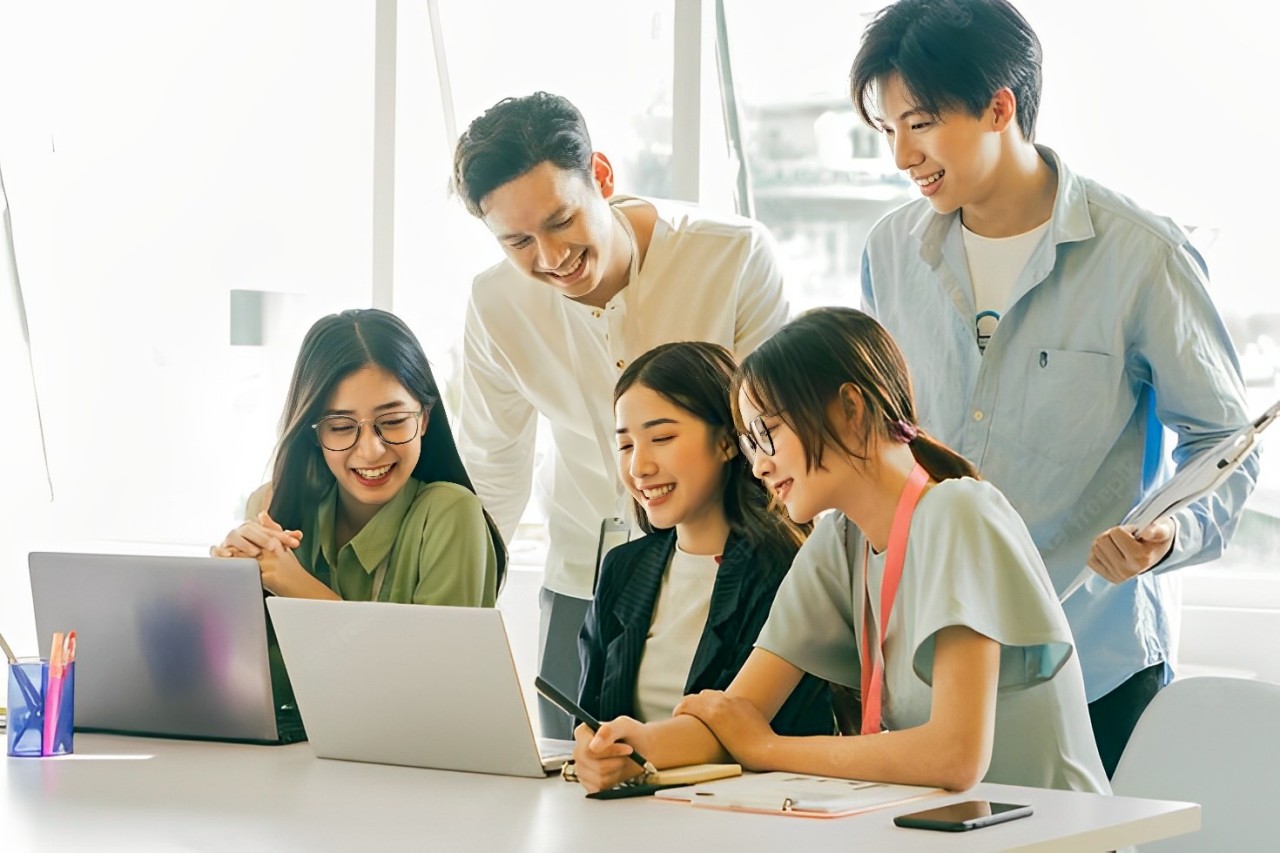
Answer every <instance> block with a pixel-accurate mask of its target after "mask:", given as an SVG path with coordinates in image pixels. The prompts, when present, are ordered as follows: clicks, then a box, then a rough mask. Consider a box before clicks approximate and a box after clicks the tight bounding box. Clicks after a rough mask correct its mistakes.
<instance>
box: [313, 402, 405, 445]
mask: <svg viewBox="0 0 1280 853" xmlns="http://www.w3.org/2000/svg"><path fill="white" fill-rule="evenodd" d="M425 416H426V410H425V409H419V410H418V411H416V412H383V413H382V414H380V415H378V416H377V417H376V418H366V419H365V420H362V421H358V420H356V419H355V418H351V417H347V416H346V415H325V416H324V417H323V418H321V419H320V420H318V421H316V422H315V423H313V424H312V425H311V428H312V429H313V430H315V436H316V442H317V443H318V444H319V445H320V446H321V447H323V448H324V449H325V450H332V451H334V452H341V451H343V450H350V449H351V448H353V447H355V446H356V442H357V441H359V440H360V429H361V428H362V427H363V426H364V425H365V424H367V423H372V424H373V431H374V432H375V433H377V435H378V438H379V440H381V441H382V443H383V444H408V443H409V442H411V441H413V440H414V439H415V438H417V437H418V433H419V431H420V430H421V428H422V420H423V418H424V417H425Z"/></svg>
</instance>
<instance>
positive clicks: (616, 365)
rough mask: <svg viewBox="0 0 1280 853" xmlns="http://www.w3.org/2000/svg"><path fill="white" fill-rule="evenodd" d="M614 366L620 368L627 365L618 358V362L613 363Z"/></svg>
mask: <svg viewBox="0 0 1280 853" xmlns="http://www.w3.org/2000/svg"><path fill="white" fill-rule="evenodd" d="M614 366H615V367H617V368H618V369H619V370H621V369H622V368H624V367H626V366H627V363H626V362H625V361H623V360H622V359H618V363H617V364H615V365H614Z"/></svg>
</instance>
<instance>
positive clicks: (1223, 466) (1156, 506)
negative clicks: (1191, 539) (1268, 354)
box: [1058, 403, 1280, 602]
mask: <svg viewBox="0 0 1280 853" xmlns="http://www.w3.org/2000/svg"><path fill="white" fill-rule="evenodd" d="M1277 417H1280V403H1276V404H1275V405H1273V406H1272V407H1271V408H1269V409H1267V410H1266V411H1265V412H1263V413H1262V415H1261V416H1260V417H1258V418H1257V419H1256V420H1254V421H1253V422H1252V423H1249V424H1246V425H1245V426H1243V427H1241V428H1240V429H1238V430H1236V431H1235V432H1233V433H1232V434H1231V435H1229V436H1227V437H1226V438H1224V439H1222V441H1220V442H1218V443H1217V444H1216V445H1214V447H1213V448H1211V449H1210V450H1207V451H1205V452H1204V453H1201V454H1199V455H1198V456H1196V457H1194V458H1192V459H1190V460H1188V461H1187V463H1186V464H1184V465H1183V466H1182V467H1181V468H1179V469H1178V471H1177V473H1175V474H1174V475H1173V476H1172V477H1170V478H1169V479H1168V480H1167V481H1166V482H1164V483H1163V484H1161V485H1160V486H1158V487H1156V488H1155V489H1152V490H1151V493H1150V494H1149V495H1147V496H1146V497H1145V498H1143V500H1142V501H1141V502H1140V503H1139V504H1138V505H1137V506H1135V507H1134V508H1133V509H1131V510H1129V514H1128V515H1126V516H1125V517H1124V519H1123V520H1122V521H1121V522H1120V523H1121V524H1122V525H1124V524H1131V525H1133V526H1134V527H1136V528H1137V529H1138V530H1142V529H1143V528H1145V527H1147V526H1148V525H1149V524H1151V523H1152V522H1154V521H1155V520H1156V519H1158V518H1161V517H1162V516H1166V515H1170V514H1171V513H1175V512H1177V511H1178V510H1180V509H1182V508H1183V507H1186V506H1189V505H1190V504H1193V503H1195V502H1196V501H1198V500H1200V498H1202V497H1204V496H1205V495H1208V494H1210V493H1212V492H1213V491H1214V490H1216V489H1217V488H1218V487H1219V486H1221V485H1222V484H1223V483H1224V482H1226V479H1227V478H1228V477H1230V476H1231V474H1232V473H1234V472H1235V470H1236V469H1237V468H1239V467H1240V463H1242V462H1243V461H1244V460H1245V459H1246V458H1247V457H1248V456H1249V453H1250V452H1251V451H1252V450H1253V448H1254V447H1255V446H1256V445H1257V443H1258V437H1259V436H1260V435H1262V431H1263V430H1264V429H1266V428H1267V427H1269V426H1271V424H1272V422H1273V421H1275V420H1276V418H1277ZM1093 574H1094V571H1093V569H1090V568H1089V567H1088V566H1086V567H1085V568H1084V569H1083V570H1082V571H1081V572H1080V574H1079V575H1077V576H1076V579H1075V580H1073V581H1072V582H1071V585H1070V586H1068V587H1067V589H1066V591H1065V592H1064V593H1062V595H1060V596H1059V597H1058V601H1059V602H1065V601H1066V600H1067V599H1068V598H1070V597H1071V596H1072V595H1074V594H1075V592H1076V590H1078V589H1080V587H1082V586H1084V584H1085V581H1087V580H1089V578H1090V577H1091V576H1092V575H1093Z"/></svg>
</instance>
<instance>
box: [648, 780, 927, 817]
mask: <svg viewBox="0 0 1280 853" xmlns="http://www.w3.org/2000/svg"><path fill="white" fill-rule="evenodd" d="M943 793H946V792H945V791H943V790H942V789H941V788H929V787H921V786H916V785H891V784H888V783H885V782H865V781H860V780H856V779H835V778H832V777H829V776H811V775H809V774H807V773H784V772H779V771H775V772H771V773H750V774H747V775H745V776H735V777H734V778H732V779H720V780H718V781H715V782H705V783H702V784H700V785H693V786H690V787H683V788H668V789H666V790H662V791H658V792H657V793H656V794H654V797H656V798H658V799H661V800H673V801H683V802H688V803H691V804H693V805H695V806H698V807H701V808H719V809H731V810H734V811H748V812H763V813H766V814H778V815H787V816H790V817H820V818H829V817H845V816H847V815H853V814H858V813H860V812H865V811H871V810H872V809H879V808H885V807H887V806H894V805H898V804H899V803H907V802H911V801H912V800H918V799H920V798H922V797H931V796H935V795H938V794H943Z"/></svg>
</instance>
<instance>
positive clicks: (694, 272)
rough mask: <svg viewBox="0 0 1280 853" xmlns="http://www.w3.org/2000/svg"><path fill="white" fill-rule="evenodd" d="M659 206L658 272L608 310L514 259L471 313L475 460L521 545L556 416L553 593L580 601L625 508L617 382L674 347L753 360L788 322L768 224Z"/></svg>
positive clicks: (650, 266) (544, 490) (549, 488)
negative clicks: (545, 424)
mask: <svg viewBox="0 0 1280 853" xmlns="http://www.w3.org/2000/svg"><path fill="white" fill-rule="evenodd" d="M625 200H626V199H625V198H615V199H613V201H614V202H620V201H625ZM648 201H649V202H650V203H651V204H652V205H653V206H654V207H655V208H656V209H657V213H658V218H657V222H656V223H655V225H654V229H653V236H652V238H651V239H650V242H649V248H648V251H647V252H646V254H645V258H644V263H643V265H642V266H641V267H640V270H639V272H638V274H637V276H636V280H635V281H632V282H631V283H630V284H628V285H627V287H625V288H623V289H622V290H621V291H620V292H619V293H618V294H617V295H616V296H614V298H613V299H611V300H610V301H609V303H608V305H606V306H605V307H604V308H603V309H599V308H592V307H590V306H588V305H583V304H581V303H578V302H574V301H572V300H570V299H565V298H564V297H563V296H561V295H560V294H558V293H557V292H556V291H555V289H554V288H552V287H551V286H549V285H547V284H543V283H542V282H539V281H534V280H533V279H530V278H528V277H526V276H525V275H524V274H523V273H521V272H520V271H519V270H517V269H516V268H515V267H513V266H512V265H511V264H510V263H509V262H507V261H503V262H502V263H500V264H498V265H496V266H494V267H492V268H490V269H488V270H486V271H484V272H482V273H481V274H480V275H478V276H477V277H476V279H475V282H474V284H473V285H472V289H471V302H470V304H469V305H468V307H467V321H466V331H465V333H464V336H463V364H462V403H461V408H460V410H459V414H458V424H457V432H456V435H457V437H458V449H459V451H460V452H461V454H462V460H463V462H464V463H465V464H466V467H467V472H468V473H469V474H470V475H471V480H472V482H473V483H474V484H475V487H476V492H477V494H479V495H480V499H481V500H482V501H483V502H484V505H485V508H486V509H488V510H489V513H490V514H491V515H492V516H493V519H494V521H495V522H497V525H498V528H499V529H500V530H501V531H502V535H503V538H504V539H506V540H507V541H508V542H510V541H511V537H512V536H513V535H514V533H515V530H516V525H517V524H518V523H519V521H520V516H521V515H522V514H523V513H524V510H525V505H526V504H527V503H528V502H529V496H530V490H531V486H532V483H533V463H534V435H535V429H536V426H537V417H536V416H537V415H538V414H539V413H541V414H542V415H544V416H546V418H547V419H548V420H549V421H550V425H551V435H552V439H553V442H554V449H553V451H552V452H551V453H549V454H547V458H545V459H543V460H542V462H541V465H540V470H539V478H538V481H539V498H540V499H541V500H543V501H544V502H545V504H546V506H547V515H548V528H549V534H550V537H549V538H550V542H549V545H548V549H547V562H546V574H545V576H544V578H543V586H545V587H546V588H547V589H549V590H552V591H553V592H558V593H562V594H565V595H572V596H576V597H578V598H590V597H591V583H592V579H593V578H594V576H595V557H596V543H597V540H598V538H599V535H600V521H601V519H603V518H606V517H609V516H612V515H614V513H615V512H616V507H617V496H618V486H617V466H616V465H615V464H613V460H614V459H615V456H614V454H615V453H616V450H615V447H614V439H613V435H614V422H613V386H614V384H615V383H616V382H617V381H618V376H619V375H620V374H621V373H622V370H623V368H625V367H626V365H627V364H629V363H630V362H631V360H632V359H634V358H636V357H638V356H640V355H642V354H644V353H645V352H647V351H648V350H650V349H652V348H653V347H655V346H657V345H658V344H661V343H667V342H669V341H710V342H712V343H718V344H721V345H723V346H725V347H727V348H728V349H729V350H730V351H732V352H733V354H734V357H735V358H737V359H738V360H741V359H742V358H743V357H745V356H746V355H747V354H748V353H750V352H751V351H752V350H754V349H755V348H756V347H757V346H759V345H760V344H761V343H763V342H764V340H765V339H766V338H768V337H769V336H770V335H771V334H773V333H774V332H775V331H776V330H777V329H778V328H779V327H781V326H782V324H783V323H785V322H786V320H787V303H786V300H785V299H784V298H783V295H782V273H781V272H780V270H779V268H778V263H777V258H776V251H775V248H774V243H773V238H772V237H770V235H769V232H768V231H767V230H766V229H765V227H764V226H763V225H761V224H760V223H758V222H755V221H753V220H750V219H744V218H742V217H736V216H718V215H713V214H710V213H708V212H706V211H703V210H700V209H699V208H696V207H693V206H691V205H687V204H683V203H681V202H674V201H666V200H659V199H649V200H648ZM602 442H604V444H603V445H602ZM606 460H608V461H607V462H606Z"/></svg>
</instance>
